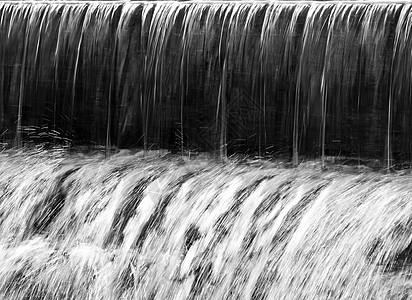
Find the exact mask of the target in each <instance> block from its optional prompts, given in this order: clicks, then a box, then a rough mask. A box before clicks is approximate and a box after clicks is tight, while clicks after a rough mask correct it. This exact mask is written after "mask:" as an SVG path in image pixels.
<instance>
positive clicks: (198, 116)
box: [0, 1, 412, 164]
mask: <svg viewBox="0 0 412 300" xmlns="http://www.w3.org/2000/svg"><path fill="white" fill-rule="evenodd" d="M410 23H411V4H409V3H376V2H373V3H366V2H324V3H323V2H241V1H238V2H229V1H224V2H201V1H200V2H162V1H153V2H93V1H91V2H15V3H12V2H1V3H0V35H1V39H2V43H1V45H0V64H1V68H0V70H1V71H0V72H1V73H0V95H1V97H0V104H1V105H0V138H1V141H2V142H3V144H7V145H13V144H14V145H17V146H21V145H25V144H28V143H38V142H44V140H45V139H46V138H48V139H49V140H50V141H51V143H57V144H58V143H65V142H67V143H71V144H72V145H87V146H96V145H106V146H107V147H113V146H114V147H120V148H123V147H127V148H130V147H132V148H139V147H143V148H145V149H158V148H168V149H175V150H178V151H179V152H180V151H182V152H184V151H188V150H190V151H209V152H215V153H217V154H218V155H222V156H226V155H232V154H249V155H260V156H270V157H285V158H289V159H291V158H292V157H293V158H294V159H295V160H297V161H298V160H299V159H301V158H302V157H319V156H324V157H325V156H335V157H347V158H363V159H376V160H380V161H386V162H387V163H388V164H393V163H405V162H406V163H408V162H409V161H410V160H411V157H410V154H411V148H412V137H411V125H412V124H411V120H410V118H409V115H410V113H411V101H410V100H411V91H412V89H411V80H410V79H411V62H410V53H411V50H412V45H411V37H410V27H411V26H410V25H411V24H410Z"/></svg>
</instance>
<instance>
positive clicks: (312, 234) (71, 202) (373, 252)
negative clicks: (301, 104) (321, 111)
mask: <svg viewBox="0 0 412 300" xmlns="http://www.w3.org/2000/svg"><path fill="white" fill-rule="evenodd" d="M0 178H1V179H0V215H1V218H0V220H1V222H0V237H1V238H0V257H1V261H2V264H1V266H0V295H1V298H2V299H141V298H144V299H239V298H242V299H273V298H276V299H331V298H333V299H409V298H408V297H410V291H411V290H410V289H411V283H410V274H411V268H412V267H411V262H412V260H411V258H410V255H411V254H410V252H411V250H410V249H411V246H410V245H411V242H412V236H411V229H410V226H411V218H410V215H411V210H412V204H411V203H412V201H411V199H410V198H411V196H410V195H411V193H410V189H411V178H410V175H405V174H404V175H401V174H398V175H393V174H392V175H381V174H378V173H373V172H370V171H369V172H365V171H355V170H350V169H349V170H348V171H333V170H331V171H326V172H325V171H321V170H320V165H314V166H311V165H309V164H308V165H306V166H304V165H301V166H300V167H299V168H295V169H290V168H287V167H285V166H282V164H280V165H279V164H275V163H269V162H263V161H256V162H250V163H242V162H237V163H236V162H226V163H221V162H215V161H212V160H210V159H200V158H199V159H196V160H183V159H182V158H173V157H170V156H164V155H159V154H151V155H149V156H148V155H147V154H146V155H145V156H144V155H143V153H136V154H134V155H132V154H123V155H122V154H119V155H116V156H113V157H111V158H110V159H104V158H102V157H99V156H90V157H79V156H67V155H56V154H53V153H51V154H50V153H44V152H41V153H38V154H33V153H32V154H27V153H20V154H11V153H3V154H2V157H1V160H0Z"/></svg>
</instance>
